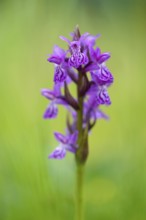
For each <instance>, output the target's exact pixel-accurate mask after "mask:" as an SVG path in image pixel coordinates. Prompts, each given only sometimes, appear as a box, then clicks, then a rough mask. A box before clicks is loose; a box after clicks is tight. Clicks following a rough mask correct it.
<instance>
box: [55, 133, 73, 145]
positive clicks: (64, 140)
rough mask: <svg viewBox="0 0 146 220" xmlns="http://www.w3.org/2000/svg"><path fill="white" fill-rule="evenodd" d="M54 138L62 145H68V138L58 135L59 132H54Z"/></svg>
mask: <svg viewBox="0 0 146 220" xmlns="http://www.w3.org/2000/svg"><path fill="white" fill-rule="evenodd" d="M54 136H55V138H56V140H57V141H58V142H60V143H62V144H67V143H68V141H69V140H68V137H67V136H65V135H63V134H61V133H59V132H54Z"/></svg>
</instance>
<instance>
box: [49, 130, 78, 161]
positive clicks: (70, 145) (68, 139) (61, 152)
mask: <svg viewBox="0 0 146 220" xmlns="http://www.w3.org/2000/svg"><path fill="white" fill-rule="evenodd" d="M54 135H55V138H56V140H57V141H58V142H59V146H58V147H57V148H56V149H55V150H54V151H53V152H52V153H51V154H50V155H49V158H53V159H58V160H60V159H63V158H64V157H65V155H66V151H70V152H72V153H75V152H76V150H77V143H76V142H77V138H78V131H75V132H74V133H73V134H68V135H66V136H64V135H63V134H61V133H58V132H55V133H54Z"/></svg>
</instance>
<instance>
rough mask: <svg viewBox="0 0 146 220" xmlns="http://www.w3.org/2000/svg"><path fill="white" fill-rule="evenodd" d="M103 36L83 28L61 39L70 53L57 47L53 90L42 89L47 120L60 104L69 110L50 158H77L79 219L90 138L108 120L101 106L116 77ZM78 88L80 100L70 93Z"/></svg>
mask: <svg viewBox="0 0 146 220" xmlns="http://www.w3.org/2000/svg"><path fill="white" fill-rule="evenodd" d="M99 36H100V35H95V36H93V35H91V34H89V33H84V34H82V35H81V34H80V31H79V28H78V27H76V28H75V31H74V32H73V33H71V38H72V39H71V40H69V39H67V38H66V37H63V36H60V39H61V40H63V41H64V42H65V43H66V44H67V50H63V49H62V48H60V47H59V46H57V45H56V46H54V50H53V53H52V54H51V55H49V57H48V61H49V62H50V63H52V64H53V65H54V86H53V89H52V90H50V89H42V91H41V93H42V95H43V96H44V97H45V98H47V99H48V100H49V105H48V107H47V109H46V111H45V113H44V119H54V118H56V117H57V115H58V105H62V106H63V107H65V108H66V110H67V111H68V113H70V115H68V117H67V120H66V133H65V134H61V133H59V132H55V133H54V136H55V138H56V140H57V141H58V142H59V145H58V146H57V148H56V149H55V150H54V151H53V152H52V153H51V154H50V155H49V158H51V159H59V160H60V159H63V158H64V157H65V156H66V153H67V152H70V153H72V154H74V155H75V158H76V162H77V167H78V175H77V178H78V180H77V184H78V187H77V188H78V190H77V193H78V194H79V195H78V202H77V204H78V205H77V210H78V211H77V212H78V214H77V216H78V217H77V219H81V204H80V203H81V201H80V198H79V197H80V196H81V195H80V194H81V192H80V188H81V187H80V186H79V185H80V184H81V181H82V180H81V178H82V177H81V176H82V172H81V167H83V165H84V163H85V161H86V159H87V156H88V135H89V133H90V131H91V129H93V127H94V125H95V123H96V121H97V120H98V119H101V118H103V119H108V116H107V115H106V114H105V113H103V112H102V111H101V109H100V107H101V105H107V106H108V105H110V104H111V100H110V96H109V94H108V88H109V86H110V85H111V84H112V83H113V76H112V74H111V72H110V70H109V69H108V68H107V66H106V62H107V61H108V60H109V58H110V53H108V52H101V50H100V48H99V47H96V46H95V44H96V40H97V39H98V38H99ZM71 83H74V84H75V86H76V91H77V92H76V94H77V95H76V97H74V96H73V95H72V93H71V91H70V88H69V86H70V84H71Z"/></svg>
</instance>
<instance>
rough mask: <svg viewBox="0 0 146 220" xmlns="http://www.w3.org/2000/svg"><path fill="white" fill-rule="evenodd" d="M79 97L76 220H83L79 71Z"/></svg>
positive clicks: (79, 85)
mask: <svg viewBox="0 0 146 220" xmlns="http://www.w3.org/2000/svg"><path fill="white" fill-rule="evenodd" d="M78 76H79V78H78V88H77V97H78V104H79V110H78V112H77V129H78V132H79V133H78V146H79V147H78V151H77V153H76V195H75V196H76V215H75V220H83V198H82V194H83V169H84V164H83V163H82V161H81V153H82V152H81V151H82V148H83V146H81V139H82V137H83V127H82V124H83V97H82V96H81V95H80V87H81V85H82V72H81V71H79V75H78Z"/></svg>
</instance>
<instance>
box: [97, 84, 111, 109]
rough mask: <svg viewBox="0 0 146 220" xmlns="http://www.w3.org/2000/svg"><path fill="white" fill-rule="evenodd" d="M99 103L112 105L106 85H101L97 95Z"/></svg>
mask: <svg viewBox="0 0 146 220" xmlns="http://www.w3.org/2000/svg"><path fill="white" fill-rule="evenodd" d="M96 100H97V103H98V104H99V105H110V104H111V100H110V97H109V95H108V92H107V89H106V88H104V87H100V88H99V90H98V93H97V96H96Z"/></svg>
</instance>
